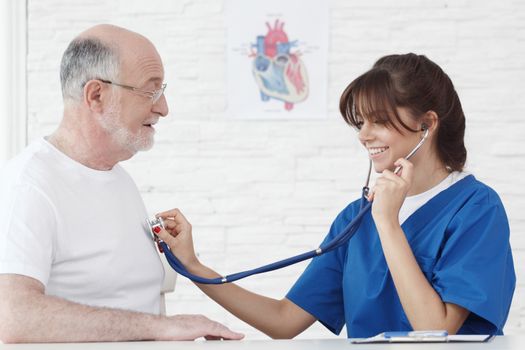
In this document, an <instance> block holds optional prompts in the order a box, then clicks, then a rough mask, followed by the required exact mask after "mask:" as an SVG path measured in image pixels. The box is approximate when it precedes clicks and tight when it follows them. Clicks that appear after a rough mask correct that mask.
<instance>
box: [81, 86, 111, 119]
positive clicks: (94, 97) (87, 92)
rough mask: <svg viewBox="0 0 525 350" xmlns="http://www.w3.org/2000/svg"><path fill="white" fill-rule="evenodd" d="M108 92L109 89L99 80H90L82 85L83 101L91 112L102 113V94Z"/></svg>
mask: <svg viewBox="0 0 525 350" xmlns="http://www.w3.org/2000/svg"><path fill="white" fill-rule="evenodd" d="M107 93H109V90H108V88H107V86H106V84H104V83H103V82H101V81H100V80H95V79H94V80H90V81H88V82H87V83H86V85H84V103H85V105H86V106H87V107H88V108H89V109H90V110H92V111H93V112H97V113H102V111H103V110H104V106H103V101H104V100H105V99H103V94H107Z"/></svg>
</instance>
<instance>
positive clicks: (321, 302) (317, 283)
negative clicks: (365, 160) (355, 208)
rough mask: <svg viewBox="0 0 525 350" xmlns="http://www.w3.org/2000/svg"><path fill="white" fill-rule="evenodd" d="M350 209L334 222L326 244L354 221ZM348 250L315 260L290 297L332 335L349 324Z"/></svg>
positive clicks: (328, 254)
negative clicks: (346, 289) (346, 296)
mask: <svg viewBox="0 0 525 350" xmlns="http://www.w3.org/2000/svg"><path fill="white" fill-rule="evenodd" d="M351 217H352V215H351V209H350V206H349V207H347V208H346V209H345V210H343V211H342V212H341V213H340V214H339V215H338V217H337V218H336V219H335V221H334V222H333V223H332V226H331V228H330V232H329V233H328V235H327V236H326V238H325V239H324V241H323V243H324V242H327V241H330V240H331V239H332V238H334V237H335V236H336V235H337V234H339V233H340V232H341V231H342V230H343V229H344V228H345V227H346V225H347V224H348V223H349V222H350V219H351ZM346 250H347V247H346V246H343V247H340V248H338V249H336V250H335V251H332V252H329V253H327V254H324V255H321V256H318V257H315V258H314V259H313V260H312V261H311V262H310V264H309V265H308V267H307V268H306V269H305V271H304V272H303V274H302V275H301V277H299V279H298V280H297V282H296V283H295V284H294V286H293V287H292V288H291V290H290V291H289V292H288V294H287V295H286V298H287V299H289V300H290V301H292V302H293V303H294V304H296V305H297V306H299V307H300V308H302V309H303V310H305V311H307V312H308V313H310V314H311V315H312V316H314V317H315V318H316V319H317V320H319V322H321V323H322V324H323V325H324V326H326V327H327V328H328V329H329V330H330V331H331V332H333V333H335V334H339V333H340V332H341V329H342V328H343V326H344V325H345V315H344V299H343V266H344V258H345V256H346Z"/></svg>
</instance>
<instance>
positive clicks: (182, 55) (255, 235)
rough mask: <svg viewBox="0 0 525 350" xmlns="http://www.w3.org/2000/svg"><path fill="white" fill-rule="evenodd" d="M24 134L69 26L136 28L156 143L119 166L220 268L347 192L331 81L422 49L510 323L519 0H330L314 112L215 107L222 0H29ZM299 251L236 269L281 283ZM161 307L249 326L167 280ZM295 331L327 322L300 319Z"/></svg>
mask: <svg viewBox="0 0 525 350" xmlns="http://www.w3.org/2000/svg"><path fill="white" fill-rule="evenodd" d="M28 13H29V17H28V26H29V32H28V40H29V56H28V79H29V84H28V85H29V87H28V88H29V90H28V98H29V103H28V113H29V124H28V127H29V138H30V139H31V140H33V139H35V138H37V137H40V136H42V135H45V134H47V133H49V132H50V131H52V130H53V129H54V128H55V126H56V125H57V123H58V122H59V120H60V116H61V98H60V87H59V79H58V68H59V61H60V57H61V54H62V52H63V50H64V49H65V47H66V46H67V44H68V42H69V41H70V40H71V39H72V38H73V37H74V36H75V35H76V34H77V33H78V32H80V31H82V30H84V29H85V28H86V27H88V26H91V25H93V24H96V23H101V22H110V23H114V24H118V25H122V26H125V27H128V28H130V29H133V30H136V31H138V32H140V33H142V34H144V35H146V36H147V37H149V38H150V39H151V40H152V41H153V42H154V43H155V44H156V45H157V47H158V49H159V52H160V53H161V55H162V57H163V58H164V63H165V68H166V73H167V75H166V81H167V82H168V89H167V91H166V96H167V98H168V102H169V104H170V107H171V113H170V116H169V118H166V119H165V120H163V121H162V122H161V124H160V125H159V127H158V128H157V130H158V134H157V144H156V146H155V147H154V149H153V150H152V151H150V152H147V153H143V154H140V155H138V156H136V157H135V158H133V159H132V160H131V161H128V162H126V164H125V166H126V168H127V169H129V171H130V172H131V173H132V175H133V177H134V178H135V180H136V182H137V184H138V186H139V187H140V189H141V191H142V193H143V195H144V199H145V201H146V205H147V207H148V210H149V211H150V212H151V213H154V212H156V211H159V210H163V209H167V208H171V207H174V206H177V207H179V208H182V209H183V210H184V212H185V214H186V215H187V217H188V218H189V219H190V220H191V221H192V223H193V224H194V235H195V240H196V242H195V245H196V247H197V249H198V250H199V252H200V258H201V259H202V260H203V261H204V262H205V263H206V264H209V265H210V266H212V267H213V268H215V269H217V270H218V271H220V272H223V273H231V272H236V271H238V270H239V269H245V268H250V267H255V266H257V265H259V264H263V263H267V262H270V261H273V260H274V259H277V258H283V257H286V256H289V255H292V254H296V253H299V252H302V251H303V250H306V249H311V248H313V247H315V246H316V244H317V243H318V242H319V241H320V240H321V238H322V237H323V236H324V234H325V233H326V232H327V229H328V226H329V224H330V222H331V221H332V220H333V218H334V217H335V216H336V214H337V213H338V212H339V210H341V209H342V208H343V206H344V205H345V204H346V203H348V202H349V201H350V200H352V199H354V198H356V196H357V195H358V191H359V189H360V187H361V186H362V183H363V181H364V177H365V172H366V170H367V161H366V155H365V154H364V152H363V151H361V150H360V147H359V145H358V144H357V142H356V140H355V135H354V133H353V131H352V130H350V129H349V128H348V127H347V126H346V125H345V124H344V123H343V121H342V120H341V118H340V117H339V115H338V112H337V106H338V99H339V96H340V93H341V92H342V90H343V88H344V87H345V86H346V84H348V83H349V82H350V81H351V80H352V79H353V78H355V77H356V76H357V75H358V74H360V73H362V72H363V71H365V70H366V69H368V68H369V67H370V66H371V65H372V63H373V62H374V61H375V60H376V59H377V58H379V57H380V56H382V55H385V54H389V53H404V52H408V51H413V52H417V53H422V54H426V55H428V56H429V57H430V58H431V59H433V60H435V61H436V62H437V63H438V64H440V65H441V66H442V67H443V68H444V70H445V71H446V72H447V73H448V74H449V75H450V76H451V78H452V80H453V81H454V82H455V84H456V87H457V90H458V92H459V95H460V98H461V100H462V102H463V106H464V109H465V112H466V115H467V122H468V125H467V147H468V150H469V155H468V168H469V170H471V171H473V172H474V173H475V174H476V176H477V177H478V178H479V179H481V180H483V181H486V182H487V183H488V184H490V185H492V186H493V187H494V188H495V189H496V190H497V191H498V192H499V193H500V195H501V197H502V199H503V201H504V203H505V205H506V209H507V212H508V215H509V218H510V224H511V229H512V244H513V248H514V258H515V264H516V269H517V273H518V288H517V290H516V294H515V296H514V303H513V306H512V310H511V314H510V317H509V320H508V323H507V327H506V332H507V333H508V334H516V333H520V332H521V333H525V279H524V278H525V236H524V235H525V216H524V214H523V213H524V212H525V200H524V198H525V187H523V185H524V181H523V173H524V171H525V162H524V160H525V147H524V141H523V140H524V135H525V122H524V119H523V110H524V108H523V107H524V102H523V101H524V98H523V97H524V96H525V84H523V82H524V81H525V2H523V1H518V0H514V1H513V0H500V1H479V0H454V1H453V0H447V1H444V0H433V1H430V0H429V1H424V0H399V1H395V2H392V1H387V0H370V1H366V2H363V1H357V0H338V1H333V2H332V3H331V12H330V13H331V15H330V18H331V29H330V33H331V39H330V45H329V46H330V52H329V62H328V72H329V86H328V103H329V106H328V110H329V118H328V120H323V121H310V122H303V121H283V122H280V121H273V122H264V121H257V122H256V121H252V122H243V121H238V120H230V119H228V116H227V115H226V114H225V109H226V103H227V101H226V95H225V86H226V73H225V66H226V62H225V57H226V53H225V44H226V27H227V25H228V23H225V14H224V3H223V1H221V0H174V1H168V0H166V1H161V0H149V1H142V0H120V1H116V0H92V1H87V2H86V0H62V1H60V0H29V3H28ZM304 266H305V265H304V264H303V265H300V266H294V267H290V268H287V269H285V270H281V271H276V272H273V273H270V274H267V275H264V276H260V277H252V278H249V279H247V280H245V281H243V282H241V283H240V284H241V285H243V286H245V287H248V288H251V289H252V290H254V291H256V292H260V293H263V294H267V295H269V296H273V297H277V298H280V297H282V296H283V295H284V294H285V293H286V291H287V290H288V288H289V287H290V286H291V284H292V283H293V282H294V281H295V279H296V278H297V277H298V275H299V274H300V272H301V271H302V269H303V268H304ZM168 301H169V304H168V312H171V313H204V314H206V315H208V316H209V317H212V318H215V319H217V320H219V321H223V322H226V323H227V324H229V325H231V326H232V327H233V328H235V329H237V330H241V331H244V332H246V333H247V334H248V337H249V338H252V339H253V338H260V337H264V336H263V335H261V334H260V333H259V332H257V331H255V330H253V329H251V328H250V327H248V326H246V325H245V324H243V323H242V322H240V321H238V320H236V319H235V318H234V317H232V316H230V315H228V314H227V313H226V312H224V311H223V310H222V309H221V308H220V307H218V306H216V305H215V304H214V303H213V302H211V301H209V300H208V299H207V298H206V297H205V296H203V295H202V293H201V292H200V291H199V290H198V289H197V288H196V287H194V286H193V285H192V284H191V283H189V282H187V281H186V280H184V279H183V278H180V279H179V281H178V285H177V289H176V292H175V293H174V294H173V295H171V296H170V297H169V299H168ZM302 336H303V337H325V336H331V335H330V334H329V333H328V331H326V330H324V329H323V328H322V327H320V326H315V327H313V328H312V329H310V330H309V331H307V332H306V333H304V334H303V335H302Z"/></svg>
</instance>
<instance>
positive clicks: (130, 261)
mask: <svg viewBox="0 0 525 350" xmlns="http://www.w3.org/2000/svg"><path fill="white" fill-rule="evenodd" d="M146 218H147V212H146V209H145V207H144V203H143V201H142V198H141V196H140V194H139V191H138V189H137V187H136V185H135V183H134V182H133V180H132V179H131V177H130V176H129V175H128V174H127V173H126V171H124V169H123V168H122V167H121V166H120V165H118V164H117V165H115V166H114V167H113V169H111V170H109V171H98V170H94V169H91V168H88V167H86V166H84V165H82V164H80V163H78V162H76V161H74V160H72V159H71V158H69V157H67V156H66V155H65V154H63V153H62V152H60V151H59V150H58V149H56V148H55V147H54V146H53V145H51V144H50V143H49V142H47V141H46V140H45V139H40V140H38V141H36V142H34V143H32V144H31V145H29V146H28V147H27V148H26V149H25V150H24V151H23V152H22V153H21V154H20V155H18V156H17V157H15V158H14V159H12V160H11V161H9V162H8V163H7V164H6V166H5V167H4V168H3V169H2V170H1V171H0V273H2V274H6V273H8V274H20V275H25V276H29V277H32V278H35V279H37V280H38V281H40V282H41V283H42V284H43V285H44V286H45V293H46V294H48V295H53V296H57V297H61V298H64V299H67V300H70V301H73V302H78V303H81V304H86V305H91V306H99V307H111V308H119V309H126V310H133V311H140V312H146V313H152V314H159V310H160V305H159V303H160V289H161V285H162V281H163V278H164V269H163V267H162V263H161V261H160V259H159V256H158V254H157V252H156V250H155V245H154V243H153V241H152V240H151V238H150V237H149V234H148V230H147V228H146V223H145V219H146Z"/></svg>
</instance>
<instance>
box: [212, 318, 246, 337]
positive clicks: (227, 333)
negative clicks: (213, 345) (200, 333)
mask: <svg viewBox="0 0 525 350" xmlns="http://www.w3.org/2000/svg"><path fill="white" fill-rule="evenodd" d="M211 322H212V325H211V326H210V327H211V328H212V329H211V333H210V334H208V335H207V337H216V338H215V339H229V340H241V339H242V338H244V334H242V333H237V332H234V331H232V330H231V329H229V328H228V327H226V326H225V325H223V324H221V323H218V322H215V321H211ZM206 339H208V338H206Z"/></svg>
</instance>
